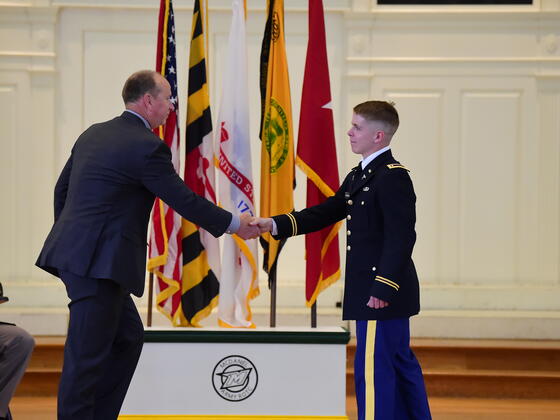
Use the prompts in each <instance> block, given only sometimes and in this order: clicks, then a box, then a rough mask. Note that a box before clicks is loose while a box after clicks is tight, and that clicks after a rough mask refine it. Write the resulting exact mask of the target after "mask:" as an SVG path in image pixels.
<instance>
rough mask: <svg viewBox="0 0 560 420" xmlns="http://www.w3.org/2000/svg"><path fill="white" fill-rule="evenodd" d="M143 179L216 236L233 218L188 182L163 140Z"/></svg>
mask: <svg viewBox="0 0 560 420" xmlns="http://www.w3.org/2000/svg"><path fill="white" fill-rule="evenodd" d="M142 183H143V184H144V186H145V187H146V188H147V189H148V190H150V191H151V192H152V193H153V194H154V195H156V196H157V197H159V198H161V199H162V200H163V201H164V202H165V203H166V204H167V205H169V206H170V207H172V208H173V209H174V210H175V211H176V212H177V213H179V214H180V215H181V216H183V217H184V218H185V219H187V220H189V221H190V222H192V223H194V224H196V225H199V226H200V227H202V228H203V229H205V230H207V231H208V232H210V233H211V234H212V235H213V236H215V237H218V236H220V235H222V234H223V233H224V232H225V231H226V230H227V228H228V226H229V224H230V222H231V219H232V214H231V213H230V212H229V211H226V210H224V209H222V208H220V207H218V206H216V205H215V204H214V203H211V202H210V201H208V200H206V199H205V198H203V197H200V196H199V195H197V194H195V193H194V192H193V191H192V190H191V189H190V188H189V187H187V186H186V185H185V183H184V182H183V180H182V179H181V178H180V177H179V175H177V173H176V172H175V169H174V168H173V164H172V163H171V151H170V150H169V147H168V146H167V145H166V144H165V143H163V142H160V144H159V145H158V146H157V148H156V149H155V151H154V152H153V153H151V154H150V155H149V156H148V158H147V160H146V164H145V167H144V171H143V175H142Z"/></svg>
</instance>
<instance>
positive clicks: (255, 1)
mask: <svg viewBox="0 0 560 420" xmlns="http://www.w3.org/2000/svg"><path fill="white" fill-rule="evenodd" d="M350 3H351V0H324V1H323V5H324V8H325V11H326V12H327V13H331V12H346V11H348V10H350ZM53 5H54V6H57V7H66V8H94V9H154V10H157V9H159V3H158V2H155V1H154V0H120V1H111V0H100V1H95V0H59V1H56V0H55V1H53ZM192 5H193V2H192V0H175V1H174V3H173V10H176V11H179V10H192V8H193V6H192ZM208 7H209V9H210V11H231V0H209V5H208ZM247 10H248V11H249V12H264V11H265V10H266V2H265V1H262V0H248V1H247ZM284 10H285V12H288V13H307V2H306V1H302V0H285V1H284Z"/></svg>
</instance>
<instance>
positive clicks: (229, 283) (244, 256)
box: [216, 0, 259, 328]
mask: <svg viewBox="0 0 560 420" xmlns="http://www.w3.org/2000/svg"><path fill="white" fill-rule="evenodd" d="M232 4H233V15H232V22H231V29H230V33H229V44H228V50H227V60H226V65H225V66H224V67H223V68H224V69H225V70H224V74H223V80H222V100H221V103H220V112H219V114H218V123H217V130H216V137H217V139H216V140H217V141H216V143H217V144H219V152H218V162H219V171H218V173H219V186H220V190H219V192H220V203H221V205H222V207H223V208H224V209H226V210H229V211H231V212H232V213H234V214H237V215H241V214H245V213H248V214H249V215H251V216H254V215H255V206H254V197H253V177H252V170H251V143H250V137H249V96H248V83H247V47H246V45H245V12H244V7H243V2H242V1H241V0H233V3H232ZM258 294H259V287H258V279H257V240H256V239H250V240H247V241H245V240H243V239H241V238H240V237H238V236H237V235H231V236H230V235H224V242H223V255H222V271H221V277H220V297H219V302H218V323H219V325H220V326H222V327H245V328H252V327H254V326H255V325H254V323H253V321H252V314H251V307H250V300H251V299H253V298H255V297H256V296H258Z"/></svg>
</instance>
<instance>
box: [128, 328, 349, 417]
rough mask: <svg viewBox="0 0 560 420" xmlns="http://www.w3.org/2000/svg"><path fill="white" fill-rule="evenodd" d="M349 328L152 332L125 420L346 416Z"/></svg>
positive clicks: (160, 330) (137, 374)
mask: <svg viewBox="0 0 560 420" xmlns="http://www.w3.org/2000/svg"><path fill="white" fill-rule="evenodd" d="M349 339H350V334H349V332H348V331H347V330H345V329H343V328H340V327H332V328H289V329H288V328H286V329H283V328H257V329H222V328H220V329H207V328H204V329H192V328H169V329H162V328H148V329H146V331H145V344H144V348H143V350H142V355H141V356H140V361H139V363H138V367H137V369H136V372H135V374H134V377H133V379H132V383H131V384H130V388H129V390H128V393H127V395H126V399H125V401H124V404H123V407H122V410H121V415H120V416H119V419H121V420H144V419H146V420H148V419H173V420H180V419H185V420H186V419H188V420H203V419H204V420H209V419H220V420H222V419H223V420H238V419H289V420H299V419H301V420H303V419H306V420H314V419H317V420H319V419H321V420H331V419H337V420H338V419H340V420H342V419H345V420H347V419H348V417H347V416H346V414H345V413H346V344H347V343H348V341H349Z"/></svg>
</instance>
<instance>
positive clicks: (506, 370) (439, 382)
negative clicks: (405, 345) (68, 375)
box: [16, 336, 560, 400]
mask: <svg viewBox="0 0 560 420" xmlns="http://www.w3.org/2000/svg"><path fill="white" fill-rule="evenodd" d="M35 339H36V348H35V351H34V352H33V355H32V357H31V360H30V363H29V367H28V369H27V371H26V373H25V376H24V378H23V380H22V382H21V384H20V386H19V387H18V389H17V392H16V395H17V396H20V397H23V396H54V395H56V390H57V387H58V382H59V380H60V372H61V369H62V359H63V348H64V341H65V337H50V336H49V337H45V336H37V337H35ZM412 348H413V350H414V352H415V354H416V356H417V358H418V360H419V361H420V363H421V365H422V369H423V371H424V377H425V380H426V386H427V388H428V394H429V395H430V397H472V398H527V399H556V400H558V399H560V341H529V340H463V339H460V340H459V339H457V340H451V339H413V340H412ZM355 350H356V343H355V340H352V341H350V343H349V344H348V347H347V355H348V356H347V376H346V378H347V387H346V389H347V395H354V373H353V363H354V353H355Z"/></svg>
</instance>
